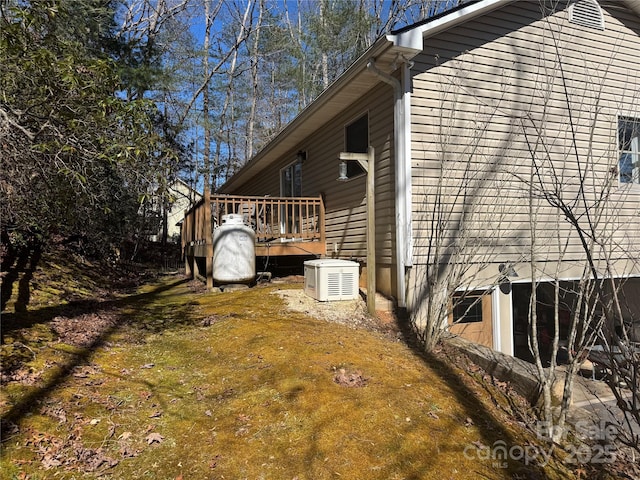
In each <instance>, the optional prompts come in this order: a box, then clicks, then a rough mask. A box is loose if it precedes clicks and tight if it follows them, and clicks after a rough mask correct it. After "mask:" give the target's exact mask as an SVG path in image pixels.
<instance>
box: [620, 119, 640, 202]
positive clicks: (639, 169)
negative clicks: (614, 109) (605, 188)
mask: <svg viewBox="0 0 640 480" xmlns="http://www.w3.org/2000/svg"><path fill="white" fill-rule="evenodd" d="M623 118H627V119H634V120H637V121H638V122H640V113H627V112H619V113H618V115H617V116H616V130H615V132H616V134H615V147H616V149H615V152H616V171H617V172H618V187H620V188H627V189H631V190H634V191H636V190H637V191H639V192H640V137H638V138H635V139H634V140H633V141H632V143H631V152H632V154H633V155H636V156H637V160H636V162H635V166H634V167H633V170H632V172H633V173H632V175H634V178H635V179H636V181H632V182H622V181H620V156H621V154H622V150H621V149H620V140H619V128H620V120H621V119H623Z"/></svg>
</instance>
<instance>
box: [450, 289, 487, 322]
mask: <svg viewBox="0 0 640 480" xmlns="http://www.w3.org/2000/svg"><path fill="white" fill-rule="evenodd" d="M482 297H483V293H482V292H468V293H467V292H465V293H464V294H456V295H454V297H453V312H452V313H453V319H452V320H453V323H478V322H481V321H482Z"/></svg>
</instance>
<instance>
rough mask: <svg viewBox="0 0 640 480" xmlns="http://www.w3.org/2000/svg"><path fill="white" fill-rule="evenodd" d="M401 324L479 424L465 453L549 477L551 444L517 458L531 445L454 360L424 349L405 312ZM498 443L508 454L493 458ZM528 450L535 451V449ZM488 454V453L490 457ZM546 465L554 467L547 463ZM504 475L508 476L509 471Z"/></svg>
mask: <svg viewBox="0 0 640 480" xmlns="http://www.w3.org/2000/svg"><path fill="white" fill-rule="evenodd" d="M398 326H399V328H400V332H401V335H402V338H403V340H404V342H405V343H406V344H407V345H408V346H409V347H410V348H411V349H412V350H413V351H414V353H415V354H416V355H417V356H418V357H420V358H421V359H422V360H423V361H424V363H425V364H426V365H427V366H428V367H429V368H430V369H431V370H432V371H433V372H435V373H436V374H437V375H438V376H439V377H440V378H441V379H442V380H443V381H444V382H445V383H446V384H447V385H449V386H450V387H451V391H452V392H453V395H454V396H455V400H456V402H457V403H458V404H460V405H462V406H463V408H464V409H465V414H466V415H467V416H468V418H469V419H470V420H471V421H472V423H473V424H474V425H476V426H477V427H478V431H479V432H480V435H481V438H479V439H478V442H479V443H476V444H474V445H469V446H464V448H465V450H464V451H465V455H473V456H474V458H475V457H476V456H477V458H478V462H489V464H490V465H491V466H492V467H495V468H496V470H500V469H501V468H508V472H510V474H511V475H512V478H521V479H538V478H541V479H542V478H548V474H547V473H548V472H547V471H545V466H544V465H542V464H540V461H544V460H545V456H544V454H546V452H547V451H548V450H549V448H548V447H546V446H544V445H542V447H541V448H543V449H544V450H545V452H544V454H543V453H542V452H540V453H539V456H538V457H537V458H535V459H528V458H526V457H525V458H520V459H518V458H517V457H518V455H519V454H520V453H521V452H523V451H525V449H526V448H527V447H528V446H529V445H520V444H518V441H519V440H518V439H516V438H515V436H514V435H513V434H512V432H511V431H510V430H509V429H508V428H507V426H506V425H505V424H504V423H503V422H502V421H501V420H500V419H499V418H497V417H496V416H495V415H494V414H493V413H492V412H491V411H489V410H488V409H487V407H486V406H485V405H484V404H483V403H482V401H481V400H480V399H479V398H478V397H477V395H476V392H474V391H473V390H472V389H471V388H470V387H469V385H468V384H467V383H466V382H465V380H464V377H463V375H464V374H463V373H461V372H460V371H458V370H456V368H455V366H454V364H453V363H452V362H448V361H447V360H448V358H443V357H442V356H438V355H436V354H432V353H427V352H425V350H424V347H423V344H422V343H421V341H420V339H419V337H418V335H417V334H416V332H415V329H414V327H413V326H412V325H411V323H410V320H409V319H408V318H407V317H406V315H401V316H399V320H398ZM499 445H503V446H506V450H507V455H506V456H502V457H499V458H491V455H493V454H496V453H497V454H500V453H501V452H499V451H498V449H497V447H498V446H499ZM511 448H513V450H510V449H511ZM509 451H511V452H513V454H512V455H510V454H509V453H508V452H509ZM529 451H530V452H532V450H529ZM487 455H489V457H488V458H487ZM546 468H547V469H548V468H553V467H551V466H547V467H546ZM415 473H416V475H417V476H415V477H411V478H422V477H421V476H420V475H422V474H425V475H426V474H427V473H428V471H427V470H425V471H424V472H415ZM556 475H560V476H561V473H559V472H557V473H556ZM505 476H507V475H506V471H505Z"/></svg>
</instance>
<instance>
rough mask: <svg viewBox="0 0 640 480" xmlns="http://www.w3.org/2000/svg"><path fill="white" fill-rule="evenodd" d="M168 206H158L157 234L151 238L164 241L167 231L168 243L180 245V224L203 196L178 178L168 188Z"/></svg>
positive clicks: (155, 240) (150, 238)
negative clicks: (187, 211)
mask: <svg viewBox="0 0 640 480" xmlns="http://www.w3.org/2000/svg"><path fill="white" fill-rule="evenodd" d="M167 193H168V195H167V201H166V204H164V205H163V204H159V205H157V206H156V210H157V212H158V217H159V219H158V223H159V225H158V228H157V233H154V234H153V235H151V236H150V237H149V240H151V241H152V242H160V241H162V238H163V235H164V232H165V229H166V238H167V241H169V242H172V243H179V241H180V223H181V222H182V219H183V218H184V212H185V210H187V209H189V208H190V207H191V206H192V205H193V204H194V203H196V202H198V201H200V199H201V198H202V194H200V193H198V191H197V190H195V189H194V188H192V187H191V186H190V185H189V184H187V182H185V181H184V180H181V179H180V178H177V179H176V180H174V181H173V182H171V184H170V185H169V186H168V187H167Z"/></svg>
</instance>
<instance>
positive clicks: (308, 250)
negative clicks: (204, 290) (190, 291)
mask: <svg viewBox="0 0 640 480" xmlns="http://www.w3.org/2000/svg"><path fill="white" fill-rule="evenodd" d="M231 213H234V214H239V215H242V216H243V217H244V221H245V223H246V224H247V225H251V227H252V228H253V230H254V231H255V234H256V235H255V236H256V247H255V248H256V256H285V255H325V254H326V241H325V229H324V203H323V201H322V197H255V196H240V195H210V197H209V201H208V202H206V201H205V199H202V200H200V202H198V203H197V204H195V205H194V206H193V207H192V208H191V209H190V210H188V211H187V212H185V218H184V220H183V223H182V234H181V237H182V251H183V254H184V256H185V259H186V268H187V273H188V274H194V275H195V276H201V277H205V278H206V279H207V284H209V283H210V281H209V277H210V276H211V275H212V272H211V271H210V270H211V268H210V263H211V260H212V259H213V230H214V229H215V228H216V226H217V225H221V224H222V216H223V215H227V214H231ZM198 258H204V259H205V260H206V265H207V266H206V272H200V271H199V269H198V262H197V261H196V259H198ZM211 284H212V281H211Z"/></svg>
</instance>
